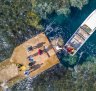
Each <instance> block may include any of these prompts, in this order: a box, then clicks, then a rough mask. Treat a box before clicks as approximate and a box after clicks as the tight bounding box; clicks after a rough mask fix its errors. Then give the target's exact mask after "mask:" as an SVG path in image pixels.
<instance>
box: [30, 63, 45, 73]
mask: <svg viewBox="0 0 96 91" xmlns="http://www.w3.org/2000/svg"><path fill="white" fill-rule="evenodd" d="M41 65H43V63H41V64H36V65H33V66H32V67H31V69H32V71H35V70H37V69H39V68H40V67H41ZM32 71H31V72H32Z"/></svg>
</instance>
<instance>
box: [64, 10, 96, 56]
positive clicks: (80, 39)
mask: <svg viewBox="0 0 96 91" xmlns="http://www.w3.org/2000/svg"><path fill="white" fill-rule="evenodd" d="M95 30H96V10H94V11H93V12H92V13H91V14H90V15H89V16H88V17H87V19H86V20H85V21H84V22H83V23H82V24H81V25H80V27H79V28H78V29H77V30H76V32H75V33H74V34H73V35H72V37H71V38H70V39H69V40H68V41H67V43H66V44H65V49H66V51H67V52H68V53H69V54H70V55H72V56H73V55H75V54H76V53H77V51H78V50H79V49H80V48H81V47H82V46H83V44H84V43H85V42H86V41H87V40H88V38H89V37H90V36H91V35H92V34H93V33H94V31H95Z"/></svg>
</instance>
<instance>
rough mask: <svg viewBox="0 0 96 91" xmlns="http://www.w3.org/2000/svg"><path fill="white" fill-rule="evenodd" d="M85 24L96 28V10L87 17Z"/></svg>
mask: <svg viewBox="0 0 96 91" xmlns="http://www.w3.org/2000/svg"><path fill="white" fill-rule="evenodd" d="M85 24H86V25H87V26H88V27H89V28H90V29H92V30H94V29H95V28H96V10H94V12H93V13H92V14H91V16H90V17H89V18H88V19H87V21H86V22H85Z"/></svg>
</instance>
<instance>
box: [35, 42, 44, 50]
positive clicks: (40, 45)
mask: <svg viewBox="0 0 96 91" xmlns="http://www.w3.org/2000/svg"><path fill="white" fill-rule="evenodd" d="M43 44H45V42H41V43H38V44H37V45H36V46H34V49H36V48H40V47H42V46H43Z"/></svg>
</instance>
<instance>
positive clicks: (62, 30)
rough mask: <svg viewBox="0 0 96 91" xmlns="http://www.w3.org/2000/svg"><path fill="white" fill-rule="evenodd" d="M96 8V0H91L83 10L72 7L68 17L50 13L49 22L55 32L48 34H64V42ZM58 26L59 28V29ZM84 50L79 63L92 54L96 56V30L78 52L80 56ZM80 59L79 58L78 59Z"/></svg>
mask: <svg viewBox="0 0 96 91" xmlns="http://www.w3.org/2000/svg"><path fill="white" fill-rule="evenodd" d="M95 9H96V0H90V2H89V4H88V5H86V6H84V7H83V9H82V10H79V9H77V8H74V7H71V14H70V15H69V16H68V17H65V16H64V15H59V16H57V15H56V14H55V13H53V14H52V15H49V19H48V20H47V24H48V23H49V24H50V23H52V22H53V21H54V23H53V25H52V26H51V27H52V28H53V30H54V32H52V33H50V34H49V35H48V36H49V38H50V39H51V38H52V37H56V36H62V37H63V39H64V42H65V43H66V41H67V40H68V39H69V38H70V37H71V36H72V34H73V33H74V32H75V31H76V29H77V28H78V27H79V26H80V25H81V23H82V22H83V21H84V20H85V19H86V18H87V17H88V16H89V14H90V13H91V12H93V11H94V10H95ZM57 28H58V29H57ZM82 52H83V55H82V57H81V58H80V60H79V63H83V62H84V61H86V58H87V57H88V56H89V55H91V56H92V57H93V56H95V57H96V32H94V34H93V35H92V36H91V37H90V38H89V39H88V41H87V42H86V43H85V44H84V45H83V47H82V48H81V49H80V50H79V51H78V53H77V54H76V55H77V56H78V58H79V56H80V54H81V53H82ZM77 61H78V59H77Z"/></svg>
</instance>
